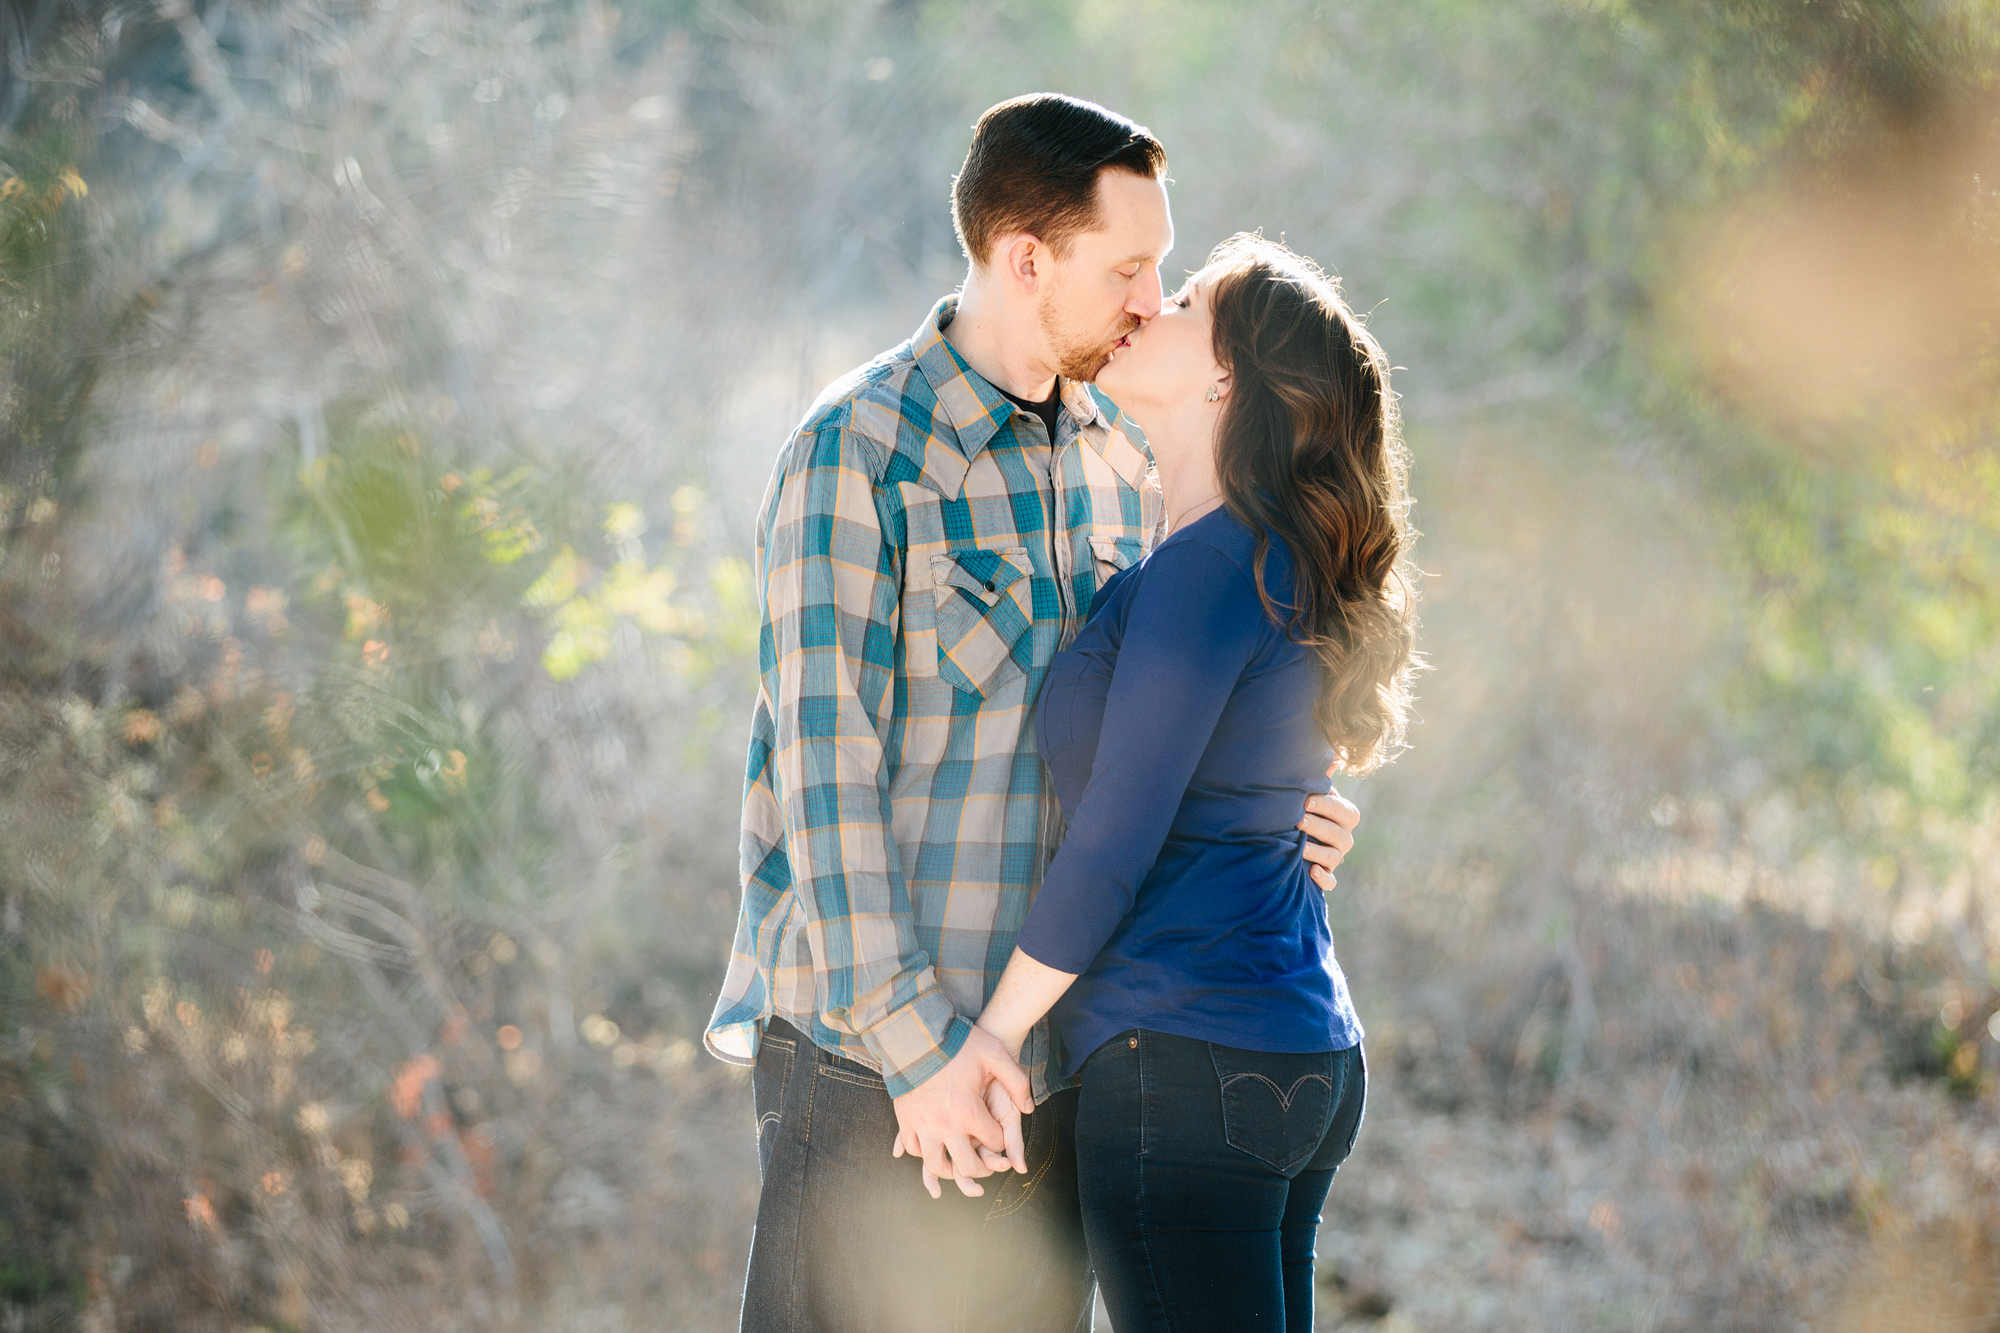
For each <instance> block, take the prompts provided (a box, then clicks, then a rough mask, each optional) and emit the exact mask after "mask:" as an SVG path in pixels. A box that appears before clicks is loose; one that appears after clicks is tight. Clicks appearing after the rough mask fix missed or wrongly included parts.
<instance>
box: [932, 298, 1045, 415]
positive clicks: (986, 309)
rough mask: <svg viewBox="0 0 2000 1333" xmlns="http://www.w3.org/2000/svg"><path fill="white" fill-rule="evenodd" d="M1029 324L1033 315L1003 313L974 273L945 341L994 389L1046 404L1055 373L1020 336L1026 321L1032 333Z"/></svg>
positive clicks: (1029, 337)
mask: <svg viewBox="0 0 2000 1333" xmlns="http://www.w3.org/2000/svg"><path fill="white" fill-rule="evenodd" d="M1033 319H1034V312H1033V311H1028V310H1018V311H1010V310H1005V309H1002V308H1001V303H1000V302H999V301H996V300H995V299H994V298H993V293H991V292H989V291H987V290H986V287H985V284H984V283H983V282H982V281H981V278H980V275H979V272H978V270H976V269H975V270H973V271H972V272H971V273H969V274H967V275H966V279H965V288H964V290H963V291H962V292H960V293H959V298H958V311H957V313H956V314H954V315H953V316H952V320H951V324H950V325H949V326H948V327H947V328H946V330H945V338H946V340H947V341H949V342H950V343H951V345H952V346H953V347H954V348H955V349H957V351H958V354H959V355H960V356H962V357H964V358H965V364H967V365H968V366H971V367H972V368H973V369H974V370H975V371H977V372H978V373H979V375H980V376H981V377H982V378H983V379H985V381H986V382H987V383H988V384H991V385H992V386H993V387H994V388H996V389H999V390H1001V391H1003V392H1005V393H1011V394H1013V395H1014V396H1015V397H1016V398H1022V399H1026V400H1027V401H1028V402H1031V403H1040V402H1045V401H1047V399H1048V397H1049V395H1050V394H1052V393H1054V392H1055V391H1056V372H1055V367H1054V366H1051V365H1049V364H1047V362H1046V361H1045V360H1044V359H1043V358H1042V356H1041V351H1040V348H1038V347H1035V346H1034V345H1033V343H1034V342H1037V341H1039V340H1038V339H1034V338H1033V336H1032V335H1026V336H1024V333H1023V330H1022V329H1021V328H1020V327H1019V325H1020V324H1021V323H1023V322H1024V321H1025V322H1026V323H1027V325H1028V327H1029V328H1032V327H1034V326H1033ZM1024 344H1026V345H1025V346H1024Z"/></svg>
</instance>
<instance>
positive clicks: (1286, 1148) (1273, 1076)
mask: <svg viewBox="0 0 2000 1333" xmlns="http://www.w3.org/2000/svg"><path fill="white" fill-rule="evenodd" d="M1208 1053H1209V1056H1210V1058H1211V1059H1213V1060H1214V1061H1215V1076H1216V1079H1217V1080H1218V1081H1219V1082H1220V1083H1221V1085H1222V1127H1223V1131H1224V1134H1225V1136H1226V1137H1227V1139H1228V1141H1229V1146H1230V1147H1232V1148H1235V1149H1238V1150H1239V1151H1242V1152H1246V1153H1249V1154H1250V1155H1251V1156H1252V1157H1255V1158H1256V1159H1257V1160H1258V1161H1260V1162H1263V1163H1264V1164H1265V1165H1266V1166H1268V1167H1270V1168H1271V1169H1272V1170H1274V1171H1276V1172H1278V1174H1280V1175H1282V1176H1287V1177H1289V1176H1295V1175H1297V1174H1298V1173H1299V1172H1300V1171H1301V1170H1303V1169H1304V1167H1305V1165H1306V1163H1307V1162H1308V1161H1310V1160H1312V1158H1313V1156H1314V1154H1316V1153H1317V1152H1318V1151H1319V1149H1320V1145H1321V1143H1322V1142H1323V1141H1324V1140H1325V1139H1326V1136H1327V1131H1328V1130H1329V1129H1331V1128H1332V1127H1333V1117H1334V1112H1335V1111H1336V1110H1337V1109H1338V1108H1339V1106H1340V1104H1341V1093H1342V1091H1343V1089H1342V1087H1341V1085H1342V1083H1343V1082H1344V1081H1345V1079H1344V1077H1343V1075H1344V1074H1345V1073H1346V1070H1347V1063H1346V1061H1344V1060H1342V1059H1341V1058H1340V1056H1341V1054H1342V1053H1341V1052H1337V1051H1316V1052H1313V1053H1311V1054H1307V1055H1290V1054H1278V1053H1274V1052H1269V1051H1243V1050H1237V1049H1236V1048H1234V1047H1230V1046H1217V1045H1215V1044H1214V1043H1213V1042H1211V1043H1209V1047H1208Z"/></svg>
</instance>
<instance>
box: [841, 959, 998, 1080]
mask: <svg viewBox="0 0 2000 1333" xmlns="http://www.w3.org/2000/svg"><path fill="white" fill-rule="evenodd" d="M971 1035H972V1021H971V1020H970V1019H968V1018H965V1017H964V1016H962V1015H961V1014H960V1013H959V1012H958V1010H957V1009H956V1008H954V1007H953V1005H952V1002H951V999H950V997H949V996H947V995H946V994H945V993H944V992H943V991H942V990H939V989H937V988H936V987H935V986H933V987H932V988H931V989H929V990H924V991H920V992H918V994H917V997H916V998H915V999H914V1000H911V1001H910V1002H909V1003H908V1004H906V1005H904V1006H903V1007H902V1008H900V1009H897V1010H894V1011H892V1012H891V1013H890V1014H889V1016H888V1017H887V1018H884V1019H883V1020H882V1021H881V1022H879V1023H877V1024H876V1025H875V1026H874V1027H872V1028H869V1029H868V1030H867V1031H866V1032H863V1033H861V1034H860V1036H861V1040H862V1041H863V1042H864V1043H866V1045H867V1047H868V1050H869V1053H870V1054H872V1055H873V1056H874V1057H875V1059H876V1061H877V1062H878V1063H879V1064H880V1065H881V1066H882V1081H883V1082H884V1083H885V1084H887V1085H888V1088H889V1095H890V1096H891V1097H900V1096H902V1095H903V1094H904V1093H906V1092H910V1091H913V1090H914V1089H915V1088H916V1087H917V1085H918V1084H920V1083H922V1082H923V1081H924V1080H925V1079H927V1078H929V1077H931V1075H933V1074H935V1073H937V1072H938V1071H939V1070H941V1069H943V1068H944V1067H945V1065H947V1064H949V1063H950V1062H951V1058H952V1057H953V1056H954V1055H957V1054H958V1051H959V1048H960V1047H961V1046H963V1045H965V1039H966V1038H967V1037H969V1036H971Z"/></svg>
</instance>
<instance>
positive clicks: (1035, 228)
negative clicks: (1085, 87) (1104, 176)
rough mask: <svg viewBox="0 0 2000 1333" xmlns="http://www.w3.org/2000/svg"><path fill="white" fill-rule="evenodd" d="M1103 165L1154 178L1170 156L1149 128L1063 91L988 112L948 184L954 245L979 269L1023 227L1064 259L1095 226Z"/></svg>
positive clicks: (1035, 95)
mask: <svg viewBox="0 0 2000 1333" xmlns="http://www.w3.org/2000/svg"><path fill="white" fill-rule="evenodd" d="M1107 167H1115V168H1117V169H1118V170H1120V171H1129V172H1131V173H1132V174H1133V175H1135V176H1148V177H1158V176H1161V175H1164V174H1165V173H1166V170H1167V150H1166V149H1165V148H1163V147H1161V146H1160V141H1159V140H1158V139H1155V138H1154V137H1153V135H1152V131H1150V130H1148V129H1147V128H1146V127H1145V126H1144V125H1135V124H1133V123H1132V122H1131V121H1129V120H1127V119H1125V117H1123V116H1121V115H1119V114H1118V113H1117V112H1115V111H1106V110H1105V109H1104V108H1103V107H1101V106H1099V105H1097V104H1096V103H1095V102H1086V101H1084V100H1083V99H1081V98H1078V97H1065V96H1063V95H1062V94H1061V93H1029V94H1027V95H1026V96H1024V97H1015V98H1010V99H1009V100H1007V101H1005V102H1002V103H1000V105H998V106H996V107H992V108H990V109H988V111H987V112H986V114H985V115H983V116H981V117H980V118H979V123H978V124H977V125H975V126H973V128H972V148H971V150H970V151H968V152H967V153H966V155H965V165H964V166H962V167H960V168H959V171H958V175H957V176H956V177H955V178H954V179H953V180H952V183H951V223H952V226H953V227H954V228H956V229H957V231H958V243H959V244H960V245H961V246H963V247H965V253H966V256H967V258H969V259H971V260H972V262H973V263H975V264H978V265H981V266H983V265H984V264H985V263H986V259H987V255H988V254H989V252H990V251H991V250H992V248H993V242H994V241H995V240H996V239H997V238H999V237H1001V236H1007V235H1010V234H1012V233H1014V232H1021V231H1025V232H1029V233H1031V234H1032V235H1034V236H1036V237H1037V238H1039V239H1040V240H1041V242H1042V244H1043V245H1046V246H1048V247H1049V249H1050V250H1052V251H1054V252H1055V255H1056V257H1057V258H1058V259H1061V258H1065V257H1067V256H1068V254H1069V243H1070V240H1071V238H1072V237H1074V236H1075V235H1076V234H1077V233H1078V232H1084V231H1089V230H1090V229H1091V228H1092V227H1094V226H1096V225H1097V222H1098V216H1097V173H1098V172H1100V171H1102V170H1104V169H1105V168H1107Z"/></svg>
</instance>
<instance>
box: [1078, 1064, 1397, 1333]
mask: <svg viewBox="0 0 2000 1333" xmlns="http://www.w3.org/2000/svg"><path fill="white" fill-rule="evenodd" d="M1082 1077H1083V1091H1082V1094H1081V1096H1080V1098H1079V1100H1078V1102H1077V1111H1076V1158H1077V1175H1078V1191H1079V1194H1080V1196H1081V1202H1082V1206H1083V1227H1084V1234H1085V1236H1086V1237H1087V1238H1088V1240H1089V1243H1090V1257H1091V1261H1092V1263H1093V1264H1094V1265H1095V1266H1096V1268H1097V1279H1098V1283H1099V1285H1100V1287H1101V1288H1102V1290H1103V1292H1104V1304H1105V1308H1106V1309H1108V1310H1109V1311H1110V1313H1111V1323H1112V1326H1113V1327H1114V1328H1116V1329H1117V1331H1118V1333H1152V1331H1153V1330H1160V1331H1161V1333H1230V1331H1231V1330H1236V1329H1257V1330H1260V1331H1261V1333H1274V1331H1275V1330H1278V1329H1283V1330H1285V1333H1311V1330H1312V1326H1313V1307H1312V1302H1313V1238H1314V1234H1315V1233H1316V1232H1317V1231H1318V1229H1319V1210H1320V1205H1321V1204H1322V1203H1324V1202H1325V1201H1326V1194H1327V1189H1328V1187H1329V1186H1331V1185H1332V1183H1333V1173H1334V1171H1335V1170H1336V1169H1337V1168H1338V1167H1339V1165H1340V1164H1341V1162H1343V1161H1345V1160H1346V1158H1347V1154H1348V1153H1349V1152H1350V1151H1351V1150H1352V1149H1353V1147H1354V1136H1355V1133H1356V1132H1357V1131H1358V1130H1359V1129H1360V1126H1361V1110H1362V1103H1363V1102H1364V1101H1365V1100H1366V1097H1367V1083H1368V1076H1367V1065H1366V1062H1365V1061H1364V1060H1363V1058H1362V1055H1361V1048H1360V1047H1359V1046H1352V1047H1349V1048H1348V1049H1346V1050H1344V1051H1324V1052H1320V1053H1318V1054H1313V1055H1273V1054H1268V1053H1265V1052H1261V1051H1243V1050H1237V1049H1235V1048H1233V1047H1229V1046H1217V1045H1214V1044H1212V1043H1210V1042H1205V1041H1196V1040H1193V1039H1192V1038H1188V1037H1176V1036H1170V1035H1168V1034H1165V1033H1160V1032H1147V1031H1143V1030H1138V1031H1131V1032H1122V1033H1120V1034H1119V1035H1118V1036H1116V1037H1113V1038H1112V1039H1111V1040H1110V1041H1107V1042H1106V1043H1104V1045H1102V1046H1100V1047H1098V1048H1097V1050H1096V1051H1095V1052H1094V1053H1093V1054H1092V1055H1091V1057H1090V1059H1089V1060H1087V1061H1086V1062H1085V1063H1084V1066H1083V1074H1082Z"/></svg>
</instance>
